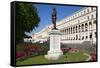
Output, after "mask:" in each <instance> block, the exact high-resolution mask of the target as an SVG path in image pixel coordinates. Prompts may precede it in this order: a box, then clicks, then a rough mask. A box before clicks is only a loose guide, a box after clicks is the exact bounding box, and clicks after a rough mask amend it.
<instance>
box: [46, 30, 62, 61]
mask: <svg viewBox="0 0 100 68" xmlns="http://www.w3.org/2000/svg"><path fill="white" fill-rule="evenodd" d="M60 35H61V33H60V31H59V30H55V29H53V30H51V31H50V33H49V36H50V50H49V51H48V53H47V55H45V58H46V59H48V60H57V59H59V58H60V56H62V55H63V52H62V51H61V45H60Z"/></svg>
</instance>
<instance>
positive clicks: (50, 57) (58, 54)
mask: <svg viewBox="0 0 100 68" xmlns="http://www.w3.org/2000/svg"><path fill="white" fill-rule="evenodd" d="M62 55H63V52H62V51H48V54H47V55H45V56H44V57H45V58H46V59H48V60H58V59H59V58H60V57H61V56H62Z"/></svg>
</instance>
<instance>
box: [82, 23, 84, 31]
mask: <svg viewBox="0 0 100 68" xmlns="http://www.w3.org/2000/svg"><path fill="white" fill-rule="evenodd" d="M82 32H84V24H82Z"/></svg>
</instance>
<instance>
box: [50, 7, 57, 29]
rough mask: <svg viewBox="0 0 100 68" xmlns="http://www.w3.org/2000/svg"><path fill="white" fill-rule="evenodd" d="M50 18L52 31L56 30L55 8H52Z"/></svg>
mask: <svg viewBox="0 0 100 68" xmlns="http://www.w3.org/2000/svg"><path fill="white" fill-rule="evenodd" d="M51 16H52V24H53V29H57V28H56V19H57V17H56V16H57V11H56V9H55V8H53V12H52V14H51Z"/></svg>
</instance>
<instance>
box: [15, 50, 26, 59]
mask: <svg viewBox="0 0 100 68" xmlns="http://www.w3.org/2000/svg"><path fill="white" fill-rule="evenodd" d="M24 55H25V54H24V52H21V51H17V52H16V58H20V57H23V56H24Z"/></svg>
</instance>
